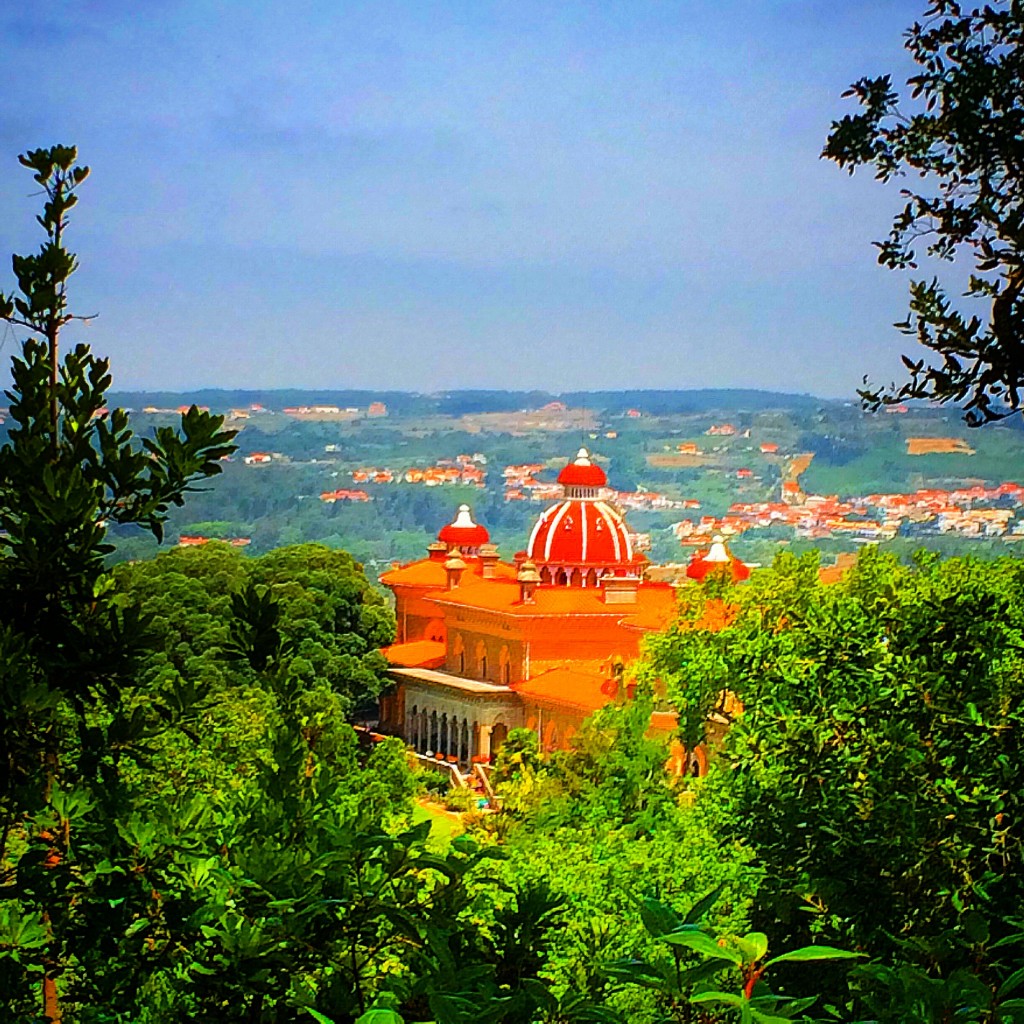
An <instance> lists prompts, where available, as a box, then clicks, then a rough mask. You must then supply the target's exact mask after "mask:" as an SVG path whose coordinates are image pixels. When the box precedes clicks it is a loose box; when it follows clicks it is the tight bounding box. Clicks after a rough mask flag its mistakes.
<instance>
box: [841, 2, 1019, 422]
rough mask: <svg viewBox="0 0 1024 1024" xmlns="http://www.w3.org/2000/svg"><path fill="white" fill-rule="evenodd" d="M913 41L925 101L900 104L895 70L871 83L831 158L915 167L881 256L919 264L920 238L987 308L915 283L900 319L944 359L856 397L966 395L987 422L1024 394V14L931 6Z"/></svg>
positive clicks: (884, 173)
mask: <svg viewBox="0 0 1024 1024" xmlns="http://www.w3.org/2000/svg"><path fill="white" fill-rule="evenodd" d="M906 48H907V50H908V51H909V52H910V55H911V56H912V58H913V59H914V61H915V63H916V64H917V65H918V66H919V67H920V71H919V72H918V73H917V74H915V75H913V76H912V77H911V78H909V79H908V80H907V86H908V88H909V90H910V100H911V101H912V102H913V103H914V104H915V106H914V109H913V110H907V109H905V108H904V107H903V106H902V105H901V102H902V101H901V97H900V95H899V93H898V92H897V91H896V90H895V89H894V88H893V85H892V79H891V76H889V75H883V76H881V77H878V78H862V79H860V80H859V81H857V82H855V83H854V84H853V85H852V86H851V87H850V89H849V90H848V91H847V92H846V93H845V94H844V95H846V96H853V97H855V98H856V99H857V101H858V102H859V103H860V105H861V107H862V111H861V113H859V114H856V115H847V116H845V117H843V118H842V119H841V120H839V121H835V122H833V124H832V130H831V133H830V134H829V137H828V140H827V142H826V144H825V149H824V152H823V154H822V155H823V156H825V157H826V158H828V159H830V160H833V161H835V162H836V163H837V164H838V165H839V166H840V167H844V168H846V169H848V170H849V171H850V173H851V174H852V173H853V172H854V171H855V170H856V168H858V167H861V166H872V167H874V170H875V177H876V178H878V179H879V180H881V181H884V182H887V181H889V180H891V179H893V178H901V177H904V176H906V175H907V174H915V175H918V176H919V177H920V178H921V179H922V184H921V185H919V186H918V188H916V189H912V188H906V189H904V190H903V191H902V195H903V196H904V198H905V199H906V204H905V206H904V207H903V209H902V210H901V211H900V212H899V213H898V214H897V216H896V217H895V219H894V220H893V225H892V230H891V232H890V234H889V237H888V238H887V239H886V240H884V241H882V242H878V243H876V245H877V248H878V260H879V263H881V264H882V265H883V266H886V267H889V268H892V269H915V268H916V267H917V253H916V250H915V246H917V245H918V243H922V244H924V245H925V252H926V254H927V255H928V256H930V257H934V258H937V259H939V260H943V261H947V262H952V261H954V260H955V259H956V258H957V257H958V256H966V257H967V260H968V262H970V263H971V266H972V270H973V272H972V273H971V275H970V278H969V282H968V285H967V289H966V292H965V297H966V298H967V299H969V300H976V301H977V302H978V303H986V304H988V312H987V315H985V314H984V312H983V311H981V310H979V311H978V312H961V311H960V310H959V309H957V308H956V306H955V305H954V302H953V300H952V299H950V297H949V296H948V294H947V290H946V288H945V287H944V286H943V285H941V284H940V283H939V280H938V278H937V277H934V278H932V280H931V281H925V280H915V281H913V282H912V283H911V286H910V310H909V315H908V316H907V319H906V320H904V321H902V322H901V323H898V324H897V325H896V326H897V327H899V329H900V330H901V331H902V332H903V333H904V334H908V335H910V336H916V338H917V340H918V341H919V342H920V343H921V344H922V345H923V346H924V347H925V348H926V349H928V350H929V352H930V353H932V354H933V356H929V357H927V358H922V359H913V358H911V357H909V356H904V357H903V362H904V364H905V365H906V367H907V370H908V371H909V380H908V381H906V382H905V383H903V384H902V385H900V386H898V387H897V386H896V385H895V384H893V385H892V386H890V388H889V389H888V390H884V389H880V388H877V387H874V386H871V385H870V384H869V383H868V381H867V378H865V386H864V388H863V389H862V390H860V392H859V394H860V395H861V398H862V400H863V402H864V404H865V406H866V407H868V408H872V409H877V408H878V407H879V406H880V405H886V404H893V403H897V402H900V401H902V400H904V399H908V398H909V399H919V398H924V399H931V400H934V401H938V402H942V403H945V402H956V403H962V407H963V410H964V419H965V420H966V422H967V423H968V424H969V425H970V426H979V425H981V424H983V423H987V422H990V421H993V420H999V419H1002V418H1004V417H1006V416H1011V415H1013V414H1014V413H1016V412H1019V411H1020V410H1021V408H1022V406H1021V403H1022V400H1024V395H1022V388H1024V144H1022V141H1021V139H1022V136H1024V8H1022V7H1021V4H1020V3H1019V2H1018V0H994V2H993V3H990V4H986V5H985V6H984V7H980V8H972V9H970V10H966V11H965V10H964V9H963V8H962V7H961V5H960V4H959V3H957V2H956V0H933V2H932V4H931V6H930V7H929V8H928V10H927V11H926V12H925V16H924V20H923V21H920V22H915V23H914V25H912V26H911V28H910V29H909V31H908V32H907V36H906Z"/></svg>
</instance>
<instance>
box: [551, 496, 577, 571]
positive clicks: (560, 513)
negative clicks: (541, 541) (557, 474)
mask: <svg viewBox="0 0 1024 1024" xmlns="http://www.w3.org/2000/svg"><path fill="white" fill-rule="evenodd" d="M571 508H572V502H571V501H563V502H562V504H561V505H560V506H559V508H558V513H557V515H556V516H555V518H554V519H552V520H551V529H550V530H548V541H547V543H546V544H545V545H544V561H545V562H546V561H547V560H548V559H549V558H550V557H551V544H552V542H553V541H554V539H555V530H556V529H558V524H559V523H560V522H561V521H562V517H563V516H564V515H565V513H566V512H568V511H569V509H571Z"/></svg>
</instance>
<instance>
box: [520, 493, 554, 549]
mask: <svg viewBox="0 0 1024 1024" xmlns="http://www.w3.org/2000/svg"><path fill="white" fill-rule="evenodd" d="M556 508H558V506H557V505H552V506H551V508H549V509H545V510H544V512H542V513H541V515H540V518H539V519H538V520H537V522H536V523H535V524H534V527H533V532H532V533H531V534H530V543H529V544H527V545H526V553H527V554H528V555H529V556H530V558H533V557H534V551H533V545H534V544H536V543H537V534H538V533H540V528H541V527H542V526H543V525H544V524H545V523H546V522H547V521H548V519H550V518H551V513H552V512H554V511H555V509H556Z"/></svg>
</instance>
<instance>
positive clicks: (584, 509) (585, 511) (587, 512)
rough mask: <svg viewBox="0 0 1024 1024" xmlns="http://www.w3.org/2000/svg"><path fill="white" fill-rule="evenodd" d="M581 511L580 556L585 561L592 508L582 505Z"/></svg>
mask: <svg viewBox="0 0 1024 1024" xmlns="http://www.w3.org/2000/svg"><path fill="white" fill-rule="evenodd" d="M581 450H582V449H581ZM580 511H581V512H582V513H583V550H582V553H581V555H580V557H581V558H582V560H583V561H584V562H585V561H586V560H587V518H588V517H589V515H590V509H589V507H588V506H587V505H580Z"/></svg>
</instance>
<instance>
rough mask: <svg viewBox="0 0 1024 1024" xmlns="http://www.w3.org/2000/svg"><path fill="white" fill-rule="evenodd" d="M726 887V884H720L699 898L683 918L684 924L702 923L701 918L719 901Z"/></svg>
mask: <svg viewBox="0 0 1024 1024" xmlns="http://www.w3.org/2000/svg"><path fill="white" fill-rule="evenodd" d="M724 888H725V886H724V885H719V886H718V887H716V888H714V889H712V890H711V892H709V893H708V894H707V895H706V896H704V897H703V898H702V899H699V900H697V902H696V903H694V905H693V906H692V907H690V909H689V911H688V913H687V914H686V916H685V917H684V918H683V924H700V921H701V918H702V917H704V915H705V914H706V913H707V912H708V911H709V910H710V909H711V908H712V907H713V906H714V905H715V904H716V903H717V902H718V898H719V897H720V896H721V895H722V890H723V889H724Z"/></svg>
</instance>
